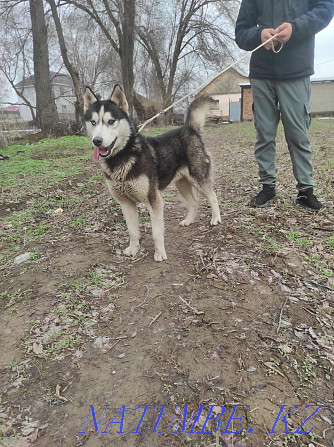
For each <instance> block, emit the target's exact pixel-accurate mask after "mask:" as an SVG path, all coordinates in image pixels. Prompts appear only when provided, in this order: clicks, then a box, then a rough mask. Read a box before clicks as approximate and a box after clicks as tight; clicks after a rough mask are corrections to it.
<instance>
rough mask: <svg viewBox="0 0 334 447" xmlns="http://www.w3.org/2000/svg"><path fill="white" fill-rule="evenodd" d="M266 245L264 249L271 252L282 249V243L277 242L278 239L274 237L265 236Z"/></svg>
mask: <svg viewBox="0 0 334 447" xmlns="http://www.w3.org/2000/svg"><path fill="white" fill-rule="evenodd" d="M264 240H265V242H266V244H265V246H264V248H265V249H266V250H269V251H277V250H278V249H279V248H280V243H279V242H278V241H277V240H276V238H274V237H272V236H265V238H264Z"/></svg>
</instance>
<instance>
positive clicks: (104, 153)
mask: <svg viewBox="0 0 334 447" xmlns="http://www.w3.org/2000/svg"><path fill="white" fill-rule="evenodd" d="M116 140H117V137H116V138H115V139H114V141H113V142H112V143H111V145H110V146H108V147H96V146H94V147H93V149H94V152H93V160H94V161H99V157H103V158H106V157H109V155H110V154H111V151H112V148H113V147H114V146H115V143H116Z"/></svg>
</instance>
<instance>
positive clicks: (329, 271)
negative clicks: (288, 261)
mask: <svg viewBox="0 0 334 447" xmlns="http://www.w3.org/2000/svg"><path fill="white" fill-rule="evenodd" d="M308 259H309V260H310V261H311V262H312V264H313V265H314V267H316V269H317V270H318V272H319V274H320V275H321V276H323V277H325V278H330V277H332V276H334V271H333V268H332V267H331V266H330V265H329V264H327V263H326V262H325V261H324V260H323V258H321V257H320V256H309V257H308Z"/></svg>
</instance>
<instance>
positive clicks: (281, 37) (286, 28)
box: [274, 22, 292, 44]
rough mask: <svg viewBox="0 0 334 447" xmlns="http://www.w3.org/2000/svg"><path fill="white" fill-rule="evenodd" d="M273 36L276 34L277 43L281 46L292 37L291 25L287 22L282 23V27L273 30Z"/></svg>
mask: <svg viewBox="0 0 334 447" xmlns="http://www.w3.org/2000/svg"><path fill="white" fill-rule="evenodd" d="M274 34H278V36H277V37H276V39H277V41H278V42H280V43H282V44H285V43H287V42H288V40H290V37H291V35H292V25H291V23H288V22H284V23H282V25H280V26H279V27H278V28H276V29H275V30H274Z"/></svg>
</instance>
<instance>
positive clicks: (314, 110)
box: [240, 78, 334, 121]
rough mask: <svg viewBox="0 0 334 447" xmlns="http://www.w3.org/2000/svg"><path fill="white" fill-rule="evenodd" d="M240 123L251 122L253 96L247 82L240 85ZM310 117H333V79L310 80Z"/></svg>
mask: <svg viewBox="0 0 334 447" xmlns="http://www.w3.org/2000/svg"><path fill="white" fill-rule="evenodd" d="M240 88H241V121H252V120H253V111H252V104H253V95H252V88H251V85H250V83H249V82H246V83H241V84H240ZM310 110H311V115H312V116H334V78H326V79H316V78H315V79H313V78H311V99H310Z"/></svg>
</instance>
